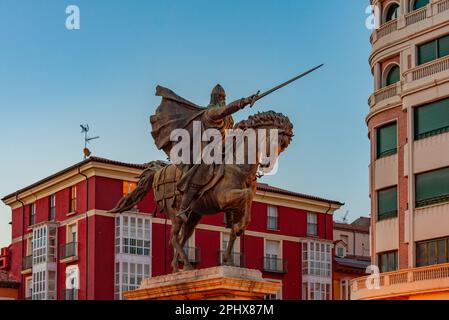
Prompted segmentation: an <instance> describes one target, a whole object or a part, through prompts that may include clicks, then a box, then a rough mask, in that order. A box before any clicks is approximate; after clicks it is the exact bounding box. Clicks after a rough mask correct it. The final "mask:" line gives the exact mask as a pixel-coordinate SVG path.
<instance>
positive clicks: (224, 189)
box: [111, 67, 318, 272]
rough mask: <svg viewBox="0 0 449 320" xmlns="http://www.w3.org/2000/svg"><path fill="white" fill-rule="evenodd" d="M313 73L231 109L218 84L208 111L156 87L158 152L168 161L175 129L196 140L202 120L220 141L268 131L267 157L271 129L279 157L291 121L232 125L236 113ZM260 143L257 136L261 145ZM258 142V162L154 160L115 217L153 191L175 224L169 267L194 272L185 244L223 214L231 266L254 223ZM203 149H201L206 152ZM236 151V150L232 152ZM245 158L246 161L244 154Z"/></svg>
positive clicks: (271, 118) (263, 118)
mask: <svg viewBox="0 0 449 320" xmlns="http://www.w3.org/2000/svg"><path fill="white" fill-rule="evenodd" d="M317 68H318V67H316V68H313V69H311V70H309V71H307V72H305V73H303V74H302V75H300V76H298V77H295V78H293V79H292V80H289V81H287V82H285V83H284V84H282V85H280V86H277V87H275V88H273V89H272V90H270V91H267V92H265V93H263V94H261V95H258V94H256V95H252V96H250V97H248V98H243V99H241V100H237V101H235V102H232V103H230V104H228V105H226V103H225V98H226V94H225V91H224V89H223V88H222V87H221V86H220V85H217V86H216V87H215V88H214V89H213V90H212V93H211V100H210V104H209V106H208V107H206V108H203V107H200V106H198V105H196V104H194V103H192V102H190V101H188V100H186V99H184V98H182V97H180V96H178V95H176V94H175V93H174V92H173V91H171V90H169V89H167V88H164V87H161V86H157V88H156V95H157V96H161V97H162V102H161V104H160V105H159V107H158V108H157V109H156V113H155V114H154V115H153V116H151V118H150V122H151V126H152V132H151V134H152V136H153V138H154V141H155V144H156V146H157V148H158V149H162V150H163V151H164V152H165V153H166V154H167V156H168V157H170V151H171V150H172V148H173V146H174V145H175V144H176V143H177V142H175V141H171V140H170V136H171V132H172V131H173V130H175V129H185V130H187V131H188V132H189V133H190V136H192V133H193V132H192V131H193V128H192V123H193V122H194V121H199V123H201V130H206V129H211V128H213V129H217V130H218V131H219V132H220V134H221V138H222V140H224V138H225V134H226V130H227V129H231V128H234V129H241V130H247V129H254V130H265V131H266V132H267V134H266V135H265V138H263V139H266V141H264V142H265V144H264V145H265V146H266V148H267V150H264V152H265V154H269V153H270V150H268V149H269V148H270V141H272V137H270V134H268V132H270V129H277V131H276V132H277V142H278V145H277V154H280V153H281V152H283V151H284V150H285V149H286V148H287V146H288V145H289V144H290V142H291V140H292V137H293V125H292V123H291V122H290V120H289V119H288V117H286V116H284V115H282V114H281V113H276V112H274V111H267V112H261V113H257V114H255V115H252V116H250V117H249V118H248V119H247V120H243V121H240V122H238V123H237V124H234V121H233V118H232V114H233V113H235V112H237V111H239V110H241V109H242V108H244V107H245V106H248V105H251V106H252V105H253V104H254V103H255V101H257V100H259V99H260V98H262V97H264V96H266V95H267V94H270V93H271V92H273V91H275V90H277V89H279V88H281V87H283V86H285V85H287V84H289V83H291V82H293V81H295V80H297V79H299V78H300V77H302V76H304V75H306V74H308V73H310V72H312V71H314V70H315V69H317ZM258 139H262V138H259V136H257V140H258ZM259 142H260V141H257V143H256V146H257V147H256V155H257V156H256V161H255V163H249V162H244V163H243V164H224V163H213V164H206V163H203V162H200V163H197V164H194V162H193V157H194V156H195V155H194V154H193V152H191V153H190V161H188V162H187V163H180V164H170V163H166V162H163V161H152V162H150V163H149V164H148V166H147V168H146V169H145V170H144V171H143V172H142V174H141V175H140V177H139V183H138V185H137V187H136V189H135V190H134V191H133V192H132V193H130V194H128V195H127V196H125V197H124V198H122V199H121V200H120V202H119V203H118V204H117V206H116V207H115V208H114V209H112V210H111V212H114V213H117V212H124V211H127V210H130V209H131V208H133V207H134V206H135V205H136V204H137V203H139V202H140V201H141V200H142V199H143V198H144V197H145V195H146V194H147V193H148V192H149V191H150V190H151V188H153V189H154V196H155V201H156V203H157V205H158V207H159V208H160V210H161V212H164V213H165V214H166V215H167V217H168V218H170V220H171V222H172V227H171V233H170V239H171V244H172V246H173V250H174V254H173V260H172V263H171V266H172V269H173V272H177V271H178V270H179V267H178V261H179V258H181V261H182V263H183V265H184V270H191V269H193V267H192V265H191V263H190V262H189V259H188V257H187V255H186V253H185V252H184V249H183V248H184V245H185V243H186V242H187V240H188V239H189V238H190V236H191V235H192V234H193V231H194V229H195V227H196V226H197V225H198V223H199V221H200V219H201V217H202V216H203V215H213V214H218V213H220V212H224V213H225V215H226V222H227V223H226V227H227V228H229V229H230V237H229V242H228V246H227V248H226V251H225V253H224V256H223V263H224V264H227V265H232V264H233V261H232V260H233V259H231V254H232V250H233V246H234V242H235V239H236V237H237V236H240V235H241V234H242V233H243V232H244V231H245V229H246V228H247V227H248V224H249V223H250V220H251V204H252V201H253V197H254V195H255V192H256V179H257V173H258V168H259V167H260V166H263V165H264V164H263V163H261V159H260V158H259V154H260V151H261V150H258V148H260V145H261V144H260V143H259ZM203 148H204V145H203V144H202V145H201V150H200V151H199V152H202V150H203ZM234 152H235V150H234ZM244 152H245V157H244V159H245V160H246V159H248V157H247V156H246V153H247V152H248V150H246V149H245V150H244Z"/></svg>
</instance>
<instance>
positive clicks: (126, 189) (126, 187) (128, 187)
mask: <svg viewBox="0 0 449 320" xmlns="http://www.w3.org/2000/svg"><path fill="white" fill-rule="evenodd" d="M136 187H137V184H136V183H135V182H130V181H123V196H124V197H125V196H127V195H128V194H130V193H131V192H133V191H134V190H135V189H136ZM130 211H138V208H137V204H136V205H135V206H134V208H132V209H131V210H130Z"/></svg>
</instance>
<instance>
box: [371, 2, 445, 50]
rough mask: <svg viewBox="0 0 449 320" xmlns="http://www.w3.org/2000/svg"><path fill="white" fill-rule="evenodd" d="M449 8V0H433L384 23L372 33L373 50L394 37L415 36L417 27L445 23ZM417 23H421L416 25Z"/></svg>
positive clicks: (386, 43) (398, 39)
mask: <svg viewBox="0 0 449 320" xmlns="http://www.w3.org/2000/svg"><path fill="white" fill-rule="evenodd" d="M448 10H449V0H440V1H433V2H431V3H430V4H429V5H427V6H425V7H423V8H421V9H418V10H414V11H412V12H409V13H406V14H405V15H401V16H399V17H398V18H397V19H395V20H393V21H389V22H387V23H384V24H382V25H381V26H379V28H377V29H375V30H374V31H373V33H372V34H371V39H370V40H371V44H372V45H373V52H376V51H377V50H378V49H380V48H381V47H383V46H385V45H388V44H390V43H391V41H392V39H394V40H395V41H400V40H402V39H407V38H411V37H413V36H414V34H416V30H417V28H419V29H420V30H427V29H430V28H432V27H433V26H435V25H438V24H441V23H444V22H445V21H446V20H447V17H446V14H447V11H448ZM417 24H420V25H419V26H418V27H416V25H417ZM390 35H392V37H390ZM393 37H394V38H393ZM379 40H380V41H379Z"/></svg>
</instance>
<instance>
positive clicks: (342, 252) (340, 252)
mask: <svg viewBox="0 0 449 320" xmlns="http://www.w3.org/2000/svg"><path fill="white" fill-rule="evenodd" d="M337 256H339V257H341V258H343V257H344V256H345V248H343V247H341V246H340V247H337Z"/></svg>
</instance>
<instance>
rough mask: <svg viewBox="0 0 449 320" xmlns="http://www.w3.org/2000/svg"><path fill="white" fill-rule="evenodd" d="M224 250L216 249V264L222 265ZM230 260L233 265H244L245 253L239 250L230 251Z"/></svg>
mask: <svg viewBox="0 0 449 320" xmlns="http://www.w3.org/2000/svg"><path fill="white" fill-rule="evenodd" d="M224 255H225V251H218V264H219V265H220V266H222V265H224V261H223V258H224ZM231 262H232V263H233V265H234V266H235V267H244V266H245V255H244V254H243V253H240V252H232V253H231Z"/></svg>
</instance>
